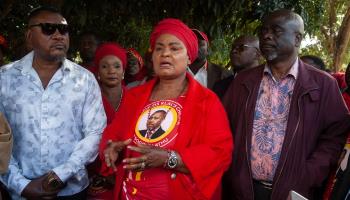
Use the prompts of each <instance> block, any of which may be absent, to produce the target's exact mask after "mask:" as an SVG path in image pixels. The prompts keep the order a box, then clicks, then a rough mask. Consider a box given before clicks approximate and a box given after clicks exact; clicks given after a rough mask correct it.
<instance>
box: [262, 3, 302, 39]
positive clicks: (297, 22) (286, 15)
mask: <svg viewBox="0 0 350 200" xmlns="http://www.w3.org/2000/svg"><path fill="white" fill-rule="evenodd" d="M271 18H282V19H284V20H285V22H286V23H290V24H291V25H292V26H291V27H293V28H294V31H295V32H297V33H300V34H301V35H304V21H303V19H302V18H301V17H300V15H298V14H297V13H295V12H293V11H291V10H287V9H280V10H275V11H273V12H271V13H269V14H268V15H267V16H265V17H264V19H263V20H262V23H265V22H266V21H267V20H271Z"/></svg>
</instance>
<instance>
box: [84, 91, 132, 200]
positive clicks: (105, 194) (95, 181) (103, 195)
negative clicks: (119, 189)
mask: <svg viewBox="0 0 350 200" xmlns="http://www.w3.org/2000/svg"><path fill="white" fill-rule="evenodd" d="M125 92H126V89H125V87H122V98H121V102H120V104H121V103H122V102H123V99H124V98H123V96H124V95H125ZM102 103H103V107H104V109H105V113H106V116H107V124H110V123H111V122H112V121H113V119H114V117H115V113H117V110H115V109H114V107H113V106H112V105H111V104H110V103H109V101H108V100H107V98H106V97H105V96H104V95H102ZM120 104H119V105H120ZM100 169H101V160H100V159H99V157H97V158H96V160H95V161H94V162H93V163H91V164H90V165H89V166H88V171H89V178H90V186H89V189H88V199H89V200H90V199H91V200H92V199H111V198H113V190H112V188H111V184H107V183H102V184H101V182H105V177H103V176H101V175H100V174H99V172H100ZM112 187H113V186H112Z"/></svg>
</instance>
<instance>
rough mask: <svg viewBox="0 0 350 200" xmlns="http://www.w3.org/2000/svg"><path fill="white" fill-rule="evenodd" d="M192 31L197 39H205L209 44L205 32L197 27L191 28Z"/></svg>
mask: <svg viewBox="0 0 350 200" xmlns="http://www.w3.org/2000/svg"><path fill="white" fill-rule="evenodd" d="M192 31H193V32H194V33H195V34H196V36H197V38H198V39H201V40H205V41H206V42H207V43H208V46H209V39H208V36H207V34H205V33H204V32H202V31H200V30H198V29H192Z"/></svg>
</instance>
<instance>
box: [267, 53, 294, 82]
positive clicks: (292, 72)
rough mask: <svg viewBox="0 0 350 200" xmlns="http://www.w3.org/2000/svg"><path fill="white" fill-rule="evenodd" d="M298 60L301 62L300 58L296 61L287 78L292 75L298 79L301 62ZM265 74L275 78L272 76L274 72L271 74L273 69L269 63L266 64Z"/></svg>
mask: <svg viewBox="0 0 350 200" xmlns="http://www.w3.org/2000/svg"><path fill="white" fill-rule="evenodd" d="M298 60H299V59H298V58H297V59H295V61H294V63H293V65H292V67H291V68H290V69H289V71H288V73H287V75H286V76H288V75H291V76H292V77H293V78H294V79H295V80H296V79H297V78H298V72H299V61H298ZM264 73H267V74H269V75H270V76H272V77H273V78H274V76H273V75H272V72H271V68H270V67H269V66H268V65H267V63H266V64H265V67H264ZM286 76H285V77H286Z"/></svg>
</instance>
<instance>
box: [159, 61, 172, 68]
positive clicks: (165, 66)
mask: <svg viewBox="0 0 350 200" xmlns="http://www.w3.org/2000/svg"><path fill="white" fill-rule="evenodd" d="M171 65H172V64H171V63H170V62H166V61H163V62H160V63H159V66H160V67H161V68H167V67H170V66H171Z"/></svg>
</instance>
